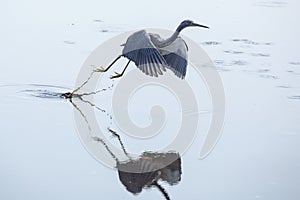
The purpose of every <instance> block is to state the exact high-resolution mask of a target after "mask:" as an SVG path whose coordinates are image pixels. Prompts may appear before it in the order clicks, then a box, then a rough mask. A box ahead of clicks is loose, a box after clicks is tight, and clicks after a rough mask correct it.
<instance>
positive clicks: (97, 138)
mask: <svg viewBox="0 0 300 200" xmlns="http://www.w3.org/2000/svg"><path fill="white" fill-rule="evenodd" d="M92 139H93V140H95V141H96V142H100V143H102V144H103V146H104V147H105V148H106V150H107V151H108V153H109V154H110V155H111V157H112V158H113V159H114V160H115V161H116V162H117V163H119V160H118V158H117V157H116V155H115V154H114V153H113V152H112V151H111V150H110V149H109V147H108V146H107V144H106V143H105V142H104V140H102V139H101V138H99V137H92Z"/></svg>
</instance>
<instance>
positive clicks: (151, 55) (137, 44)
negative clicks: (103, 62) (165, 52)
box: [122, 30, 167, 77]
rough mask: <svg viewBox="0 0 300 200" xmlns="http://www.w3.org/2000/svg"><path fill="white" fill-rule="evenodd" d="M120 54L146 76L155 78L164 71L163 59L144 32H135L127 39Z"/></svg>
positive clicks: (164, 63)
mask: <svg viewBox="0 0 300 200" xmlns="http://www.w3.org/2000/svg"><path fill="white" fill-rule="evenodd" d="M122 53H123V56H124V57H126V58H128V59H129V60H131V61H133V62H134V63H135V65H136V66H137V67H138V68H139V69H140V70H142V71H143V72H144V73H145V74H147V75H150V76H156V77H157V76H158V75H162V71H165V70H166V69H165V66H166V65H167V63H166V61H165V59H164V58H163V56H162V55H161V54H160V52H159V51H158V50H157V49H156V47H155V46H154V45H153V43H152V42H151V40H150V37H149V35H148V34H147V33H146V31H144V30H141V31H138V32H135V33H133V34H132V35H131V36H129V37H128V39H127V41H126V44H125V47H124V49H123V52H122Z"/></svg>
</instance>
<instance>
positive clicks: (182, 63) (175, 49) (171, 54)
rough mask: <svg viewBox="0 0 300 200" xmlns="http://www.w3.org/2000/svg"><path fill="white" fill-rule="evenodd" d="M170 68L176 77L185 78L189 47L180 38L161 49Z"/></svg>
mask: <svg viewBox="0 0 300 200" xmlns="http://www.w3.org/2000/svg"><path fill="white" fill-rule="evenodd" d="M159 50H160V52H161V54H162V55H163V57H164V59H165V60H166V62H167V64H168V66H167V68H169V69H171V70H172V71H173V72H174V74H175V75H176V76H178V77H179V78H181V79H184V78H185V75H186V68H187V64H188V63H187V51H188V47H187V45H186V43H185V41H184V40H183V39H182V38H181V37H178V38H177V39H176V40H175V41H174V42H172V43H171V44H170V45H169V46H166V47H163V48H160V49H159Z"/></svg>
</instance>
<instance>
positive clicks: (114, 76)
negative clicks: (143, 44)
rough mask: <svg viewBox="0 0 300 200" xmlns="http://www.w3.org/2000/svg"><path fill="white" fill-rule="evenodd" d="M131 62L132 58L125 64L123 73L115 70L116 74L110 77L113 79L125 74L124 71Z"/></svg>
mask: <svg viewBox="0 0 300 200" xmlns="http://www.w3.org/2000/svg"><path fill="white" fill-rule="evenodd" d="M129 63H130V60H129V61H128V63H127V64H126V66H125V68H124V69H123V71H122V73H121V74H119V73H117V72H115V75H113V76H111V77H110V78H111V79H113V78H119V77H121V76H123V74H124V72H125V71H126V69H127V67H128V65H129Z"/></svg>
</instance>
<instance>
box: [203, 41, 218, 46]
mask: <svg viewBox="0 0 300 200" xmlns="http://www.w3.org/2000/svg"><path fill="white" fill-rule="evenodd" d="M201 44H202V45H206V46H213V45H220V44H222V43H221V42H217V41H206V42H202V43H201Z"/></svg>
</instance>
